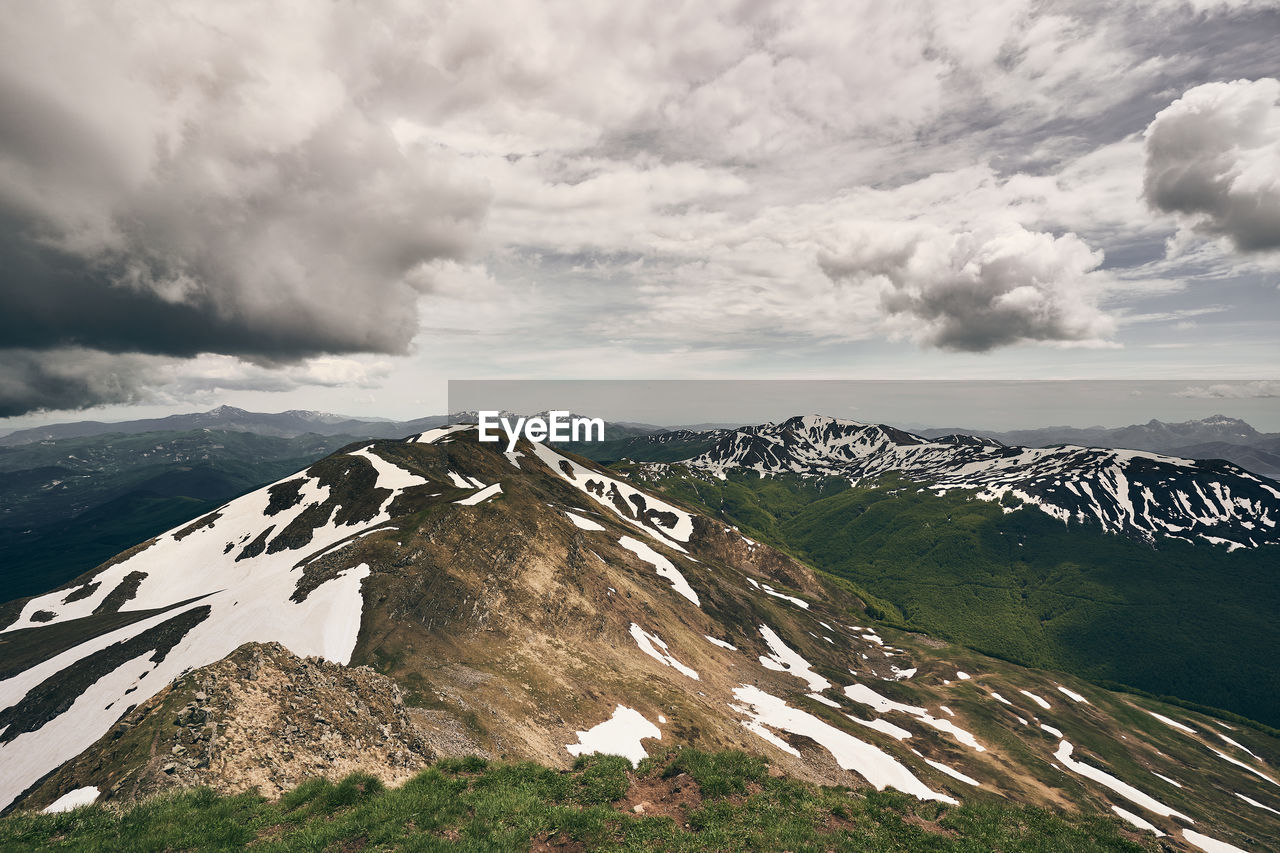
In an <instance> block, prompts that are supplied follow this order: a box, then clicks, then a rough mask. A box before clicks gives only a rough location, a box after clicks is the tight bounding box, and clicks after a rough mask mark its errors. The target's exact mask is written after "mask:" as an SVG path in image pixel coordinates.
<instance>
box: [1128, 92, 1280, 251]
mask: <svg viewBox="0 0 1280 853" xmlns="http://www.w3.org/2000/svg"><path fill="white" fill-rule="evenodd" d="M1144 136H1145V139H1146V154H1147V159H1146V175H1145V180H1144V190H1145V196H1146V199H1147V202H1148V203H1149V204H1151V205H1152V206H1153V207H1154V208H1156V209H1158V210H1161V211H1164V212H1166V213H1174V214H1178V215H1179V216H1181V217H1183V218H1184V219H1185V221H1186V222H1188V223H1189V224H1190V225H1191V226H1192V227H1194V228H1195V229H1197V230H1200V231H1203V232H1206V233H1209V234H1215V235H1221V236H1224V237H1227V238H1229V239H1230V240H1231V242H1232V243H1233V244H1234V245H1235V246H1236V248H1237V249H1239V250H1241V251H1245V252H1249V251H1265V250H1272V249H1280V80H1276V79H1275V78H1270V77H1266V78H1262V79H1260V80H1235V81H1232V82H1229V83H1206V84H1204V85H1203V86H1196V87H1195V88H1194V89H1190V90H1188V91H1187V92H1186V93H1185V94H1183V96H1182V97H1181V98H1179V99H1178V100H1176V101H1174V102H1173V103H1172V104H1170V105H1169V106H1168V107H1166V108H1165V109H1163V110H1161V111H1160V113H1159V114H1157V115H1156V117H1155V120H1154V121H1152V122H1151V124H1150V125H1149V126H1148V127H1147V130H1146V133H1145V134H1144Z"/></svg>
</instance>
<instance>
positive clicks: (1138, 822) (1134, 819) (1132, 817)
mask: <svg viewBox="0 0 1280 853" xmlns="http://www.w3.org/2000/svg"><path fill="white" fill-rule="evenodd" d="M1111 810H1112V811H1113V812H1115V813H1116V814H1118V815H1119V816H1120V817H1121V818H1123V819H1124V820H1127V821H1128V822H1129V823H1131V824H1133V825H1134V826H1136V827H1138V829H1145V830H1147V831H1148V832H1154V833H1155V834H1156V835H1159V836H1161V837H1163V836H1164V833H1163V832H1161V831H1160V830H1158V829H1156V825H1155V824H1154V823H1152V822H1151V821H1149V820H1144V819H1143V818H1140V817H1138V816H1137V815H1136V814H1134V813H1133V812H1129V811H1125V810H1124V809H1122V808H1120V807H1119V806H1112V807H1111Z"/></svg>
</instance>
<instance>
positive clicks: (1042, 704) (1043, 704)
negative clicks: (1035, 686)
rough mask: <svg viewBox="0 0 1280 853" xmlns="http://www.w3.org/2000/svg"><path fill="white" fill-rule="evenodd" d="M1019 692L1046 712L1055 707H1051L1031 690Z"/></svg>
mask: <svg viewBox="0 0 1280 853" xmlns="http://www.w3.org/2000/svg"><path fill="white" fill-rule="evenodd" d="M1018 692H1019V693H1021V694H1022V695H1023V696H1026V697H1027V698H1028V699H1030V700H1031V701H1033V702H1035V703H1036V704H1037V705H1039V706H1040V707H1041V708H1044V709H1045V710H1046V711H1048V710H1049V709H1050V708H1051V707H1053V706H1052V705H1050V704H1049V703H1048V702H1046V701H1045V700H1044V699H1042V698H1041V697H1039V696H1037V695H1036V694H1034V693H1032V692H1031V691H1030V690H1019V691H1018Z"/></svg>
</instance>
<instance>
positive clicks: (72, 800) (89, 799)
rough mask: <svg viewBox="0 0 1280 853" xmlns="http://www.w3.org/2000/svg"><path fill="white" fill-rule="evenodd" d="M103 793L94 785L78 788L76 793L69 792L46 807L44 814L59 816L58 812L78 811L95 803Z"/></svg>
mask: <svg viewBox="0 0 1280 853" xmlns="http://www.w3.org/2000/svg"><path fill="white" fill-rule="evenodd" d="M101 793H102V792H101V791H99V790H98V789H97V788H95V787H94V786H93V785H90V786H88V787H87V788H76V789H75V790H74V791H68V792H67V793H65V794H63V795H62V796H61V797H58V799H56V800H54V801H53V802H52V803H50V804H49V805H47V806H45V807H44V809H43V810H42V814H57V813H58V812H69V811H71V810H72V809H78V808H80V807H81V806H88V805H92V804H93V803H95V802H96V801H97V799H98V795H99V794H101Z"/></svg>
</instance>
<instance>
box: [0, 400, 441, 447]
mask: <svg viewBox="0 0 1280 853" xmlns="http://www.w3.org/2000/svg"><path fill="white" fill-rule="evenodd" d="M450 421H451V418H450V416H448V415H436V416H431V417H425V418H418V419H416V420H412V421H391V420H386V419H384V418H353V417H348V416H346V415H334V414H330V413H327V412H310V411H302V410H292V411H288V412H278V413H275V414H268V413H265V412H248V411H245V410H244V409H237V408H236V407H234V406H219V407H217V408H216V409H210V410H209V411H207V412H195V413H192V414H182V415H169V416H167V417H163V418H145V419H142V420H136V421H119V422H114V423H104V422H102V421H76V422H74V423H65V424H49V425H46V426H40V427H31V428H29V429H19V430H14V431H13V432H10V433H9V434H8V435H4V436H0V447H15V446H18V445H22V444H32V443H35V442H40V441H56V440H58V439H65V438H85V437H88V436H97V435H106V434H109V433H114V434H120V435H134V434H137V433H151V432H186V431H189V430H197V429H211V430H222V431H226V432H250V433H254V434H256V435H269V436H275V437H277V438H297V437H298V436H302V435H307V434H314V435H346V436H358V437H369V438H395V437H397V436H402V435H408V434H409V433H412V432H417V431H421V430H424V429H430V428H432V427H437V426H441V425H443V424H446V423H450Z"/></svg>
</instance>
